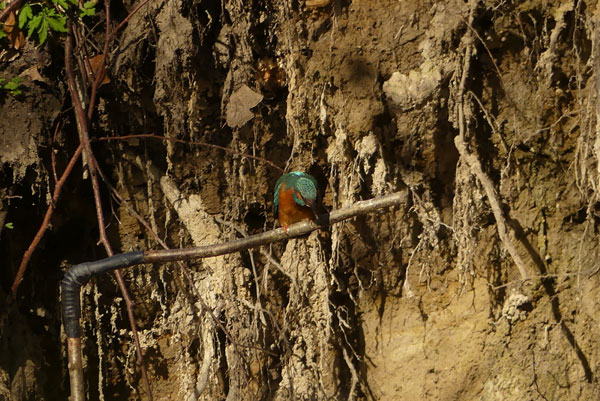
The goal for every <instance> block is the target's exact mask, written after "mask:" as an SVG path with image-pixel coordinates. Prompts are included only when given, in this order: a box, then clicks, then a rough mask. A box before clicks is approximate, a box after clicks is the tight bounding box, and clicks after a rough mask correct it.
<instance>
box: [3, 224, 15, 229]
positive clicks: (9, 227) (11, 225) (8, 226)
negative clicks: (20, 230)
mask: <svg viewBox="0 0 600 401" xmlns="http://www.w3.org/2000/svg"><path fill="white" fill-rule="evenodd" d="M4 227H6V228H8V229H9V230H12V229H13V228H15V226H14V225H13V223H6V224H5V225H4Z"/></svg>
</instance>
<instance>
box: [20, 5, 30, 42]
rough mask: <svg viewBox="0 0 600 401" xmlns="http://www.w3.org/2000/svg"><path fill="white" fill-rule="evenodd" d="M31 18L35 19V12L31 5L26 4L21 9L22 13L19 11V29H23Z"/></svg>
mask: <svg viewBox="0 0 600 401" xmlns="http://www.w3.org/2000/svg"><path fill="white" fill-rule="evenodd" d="M31 18H33V11H32V10H31V6H30V5H29V4H25V5H24V6H23V7H22V8H21V11H19V29H23V27H24V26H25V23H26V22H27V21H28V20H30V19H31ZM27 36H29V35H27Z"/></svg>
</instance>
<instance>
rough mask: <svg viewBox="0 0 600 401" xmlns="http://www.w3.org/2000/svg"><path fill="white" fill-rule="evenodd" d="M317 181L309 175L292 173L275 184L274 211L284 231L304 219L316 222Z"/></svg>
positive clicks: (283, 176) (297, 172)
mask: <svg viewBox="0 0 600 401" xmlns="http://www.w3.org/2000/svg"><path fill="white" fill-rule="evenodd" d="M317 186H318V184H317V180H315V178H314V177H313V176H311V175H309V174H306V173H303V172H300V171H292V172H291V173H287V174H284V175H282V176H281V177H280V178H279V179H278V180H277V183H276V184H275V194H274V198H275V199H274V202H273V206H274V207H273V209H274V211H275V216H277V217H278V218H279V223H281V226H282V227H283V231H285V232H286V233H287V228H288V226H289V225H290V224H294V223H297V222H299V221H302V220H304V219H311V220H313V221H315V220H316V219H317V217H318V216H319V212H318V208H317V206H318V202H319V191H318V190H317Z"/></svg>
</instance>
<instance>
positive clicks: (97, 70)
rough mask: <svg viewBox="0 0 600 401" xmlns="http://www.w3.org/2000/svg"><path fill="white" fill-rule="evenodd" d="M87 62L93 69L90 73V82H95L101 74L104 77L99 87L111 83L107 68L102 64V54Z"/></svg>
mask: <svg viewBox="0 0 600 401" xmlns="http://www.w3.org/2000/svg"><path fill="white" fill-rule="evenodd" d="M87 62H88V63H89V65H90V67H91V71H88V77H89V79H90V82H94V81H95V80H96V77H97V76H98V75H99V74H100V75H101V76H102V77H101V78H100V84H99V85H98V87H101V86H102V85H105V84H107V83H109V82H110V78H109V77H108V75H107V74H106V68H105V66H104V64H103V63H102V54H97V55H95V56H94V57H90V58H89V59H87ZM86 65H87V63H86Z"/></svg>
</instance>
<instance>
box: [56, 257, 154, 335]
mask: <svg viewBox="0 0 600 401" xmlns="http://www.w3.org/2000/svg"><path fill="white" fill-rule="evenodd" d="M143 259H144V251H135V252H127V253H121V254H119V255H115V256H111V257H110V258H106V259H102V260H97V261H95V262H86V263H81V264H78V265H75V266H73V267H71V268H70V269H69V270H68V271H67V273H65V276H64V277H63V279H62V282H61V283H60V286H61V288H62V310H63V324H64V325H65V332H66V333H67V337H80V336H81V330H80V327H79V316H80V315H81V307H80V305H79V291H80V290H81V286H82V285H83V284H85V283H87V282H88V281H89V280H90V279H91V278H92V277H94V276H97V275H99V274H102V273H105V272H107V271H112V270H116V269H119V268H121V267H127V266H132V265H137V264H140V263H142V262H143Z"/></svg>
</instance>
